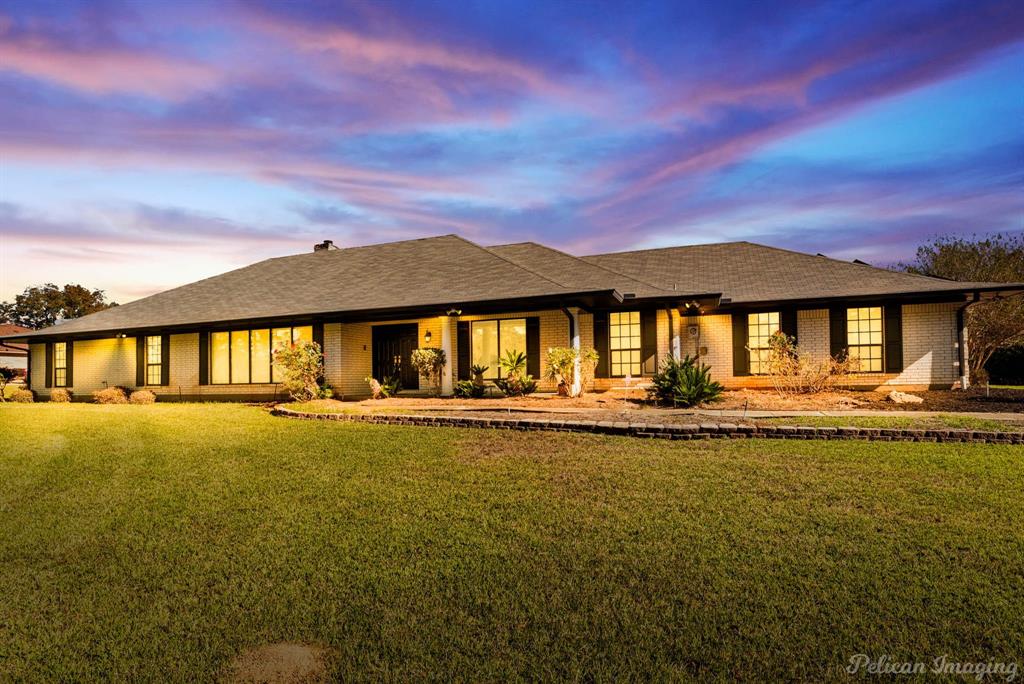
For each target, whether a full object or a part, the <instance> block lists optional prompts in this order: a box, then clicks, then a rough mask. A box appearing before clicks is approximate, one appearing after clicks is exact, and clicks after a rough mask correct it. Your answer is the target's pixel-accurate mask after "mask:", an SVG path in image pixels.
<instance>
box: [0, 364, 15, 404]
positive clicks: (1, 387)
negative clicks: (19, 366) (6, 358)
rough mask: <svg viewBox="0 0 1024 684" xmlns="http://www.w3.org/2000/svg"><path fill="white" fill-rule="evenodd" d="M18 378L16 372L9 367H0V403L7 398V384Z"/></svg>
mask: <svg viewBox="0 0 1024 684" xmlns="http://www.w3.org/2000/svg"><path fill="white" fill-rule="evenodd" d="M16 377H18V371H16V370H15V369H13V368H11V367H10V366H0V401H5V399H4V397H6V396H7V383H9V382H11V381H12V380H14V378H16Z"/></svg>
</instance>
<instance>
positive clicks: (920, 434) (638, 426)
mask: <svg viewBox="0 0 1024 684" xmlns="http://www.w3.org/2000/svg"><path fill="white" fill-rule="evenodd" d="M270 413H271V414H272V415H275V416H283V417H285V418H298V419H300V420H333V421H342V422H354V423H376V424H383V425H429V426H435V427H472V428H492V429H505V430H556V431H559V432H589V433H595V434H603V435H622V436H627V437H652V438H660V439H690V440H692V439H714V438H718V439H723V438H724V439H737V438H740V439H742V438H748V437H758V438H763V439H856V440H872V441H883V442H975V443H983V444H1024V432H995V431H991V430H961V429H952V428H951V429H948V430H945V429H938V430H934V429H928V430H918V429H909V428H908V429H903V428H869V427H811V426H806V425H739V424H736V423H707V422H705V423H699V424H698V423H692V424H687V425H661V424H655V423H625V422H612V421H594V420H539V419H536V418H474V417H472V416H419V415H406V414H382V413H302V412H300V411H293V410H291V409H289V408H285V407H283V406H275V407H274V408H272V409H271V410H270Z"/></svg>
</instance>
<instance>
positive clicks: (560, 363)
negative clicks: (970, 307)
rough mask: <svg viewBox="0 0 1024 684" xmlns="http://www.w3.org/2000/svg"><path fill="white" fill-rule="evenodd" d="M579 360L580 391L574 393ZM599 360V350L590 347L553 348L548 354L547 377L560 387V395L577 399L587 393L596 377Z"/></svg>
mask: <svg viewBox="0 0 1024 684" xmlns="http://www.w3.org/2000/svg"><path fill="white" fill-rule="evenodd" d="M577 360H578V361H579V367H580V377H579V378H578V380H579V391H578V392H574V391H573V388H574V386H575V384H576V383H575V382H574V381H575V380H576V379H577V378H576V362H577ZM597 360H598V355H597V350H595V349H592V348H590V347H584V348H582V349H578V350H577V349H575V348H574V347H551V348H550V349H548V353H547V358H546V361H547V371H546V373H545V377H546V378H547V379H548V380H551V381H552V382H554V383H556V384H557V385H558V394H559V395H561V396H563V397H576V396H579V395H581V394H583V393H584V392H585V391H586V386H587V384H588V383H589V382H590V380H591V379H592V378H593V377H594V367H595V366H596V365H597Z"/></svg>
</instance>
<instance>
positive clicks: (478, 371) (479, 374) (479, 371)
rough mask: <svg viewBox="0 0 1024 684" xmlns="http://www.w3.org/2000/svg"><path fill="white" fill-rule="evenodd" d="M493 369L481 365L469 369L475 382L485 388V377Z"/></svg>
mask: <svg viewBox="0 0 1024 684" xmlns="http://www.w3.org/2000/svg"><path fill="white" fill-rule="evenodd" d="M490 369H491V367H490V366H481V365H480V364H479V363H477V364H473V365H472V366H470V367H469V372H470V373H472V374H473V382H474V383H476V384H477V385H479V386H480V387H483V386H484V375H485V374H486V373H487V371H489V370H490Z"/></svg>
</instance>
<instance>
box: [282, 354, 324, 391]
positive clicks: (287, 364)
mask: <svg viewBox="0 0 1024 684" xmlns="http://www.w3.org/2000/svg"><path fill="white" fill-rule="evenodd" d="M274 363H276V364H278V366H279V367H280V368H281V370H282V372H283V373H284V382H283V383H281V384H282V385H284V388H285V389H286V390H287V391H288V394H289V395H291V398H292V399H294V400H295V401H312V400H313V399H320V398H322V396H323V388H322V387H320V380H321V378H323V376H324V355H323V353H322V352H321V350H320V345H319V344H317V343H316V342H306V341H302V342H296V343H295V344H290V345H288V346H287V347H284V348H283V349H278V350H277V351H276V352H274Z"/></svg>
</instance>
